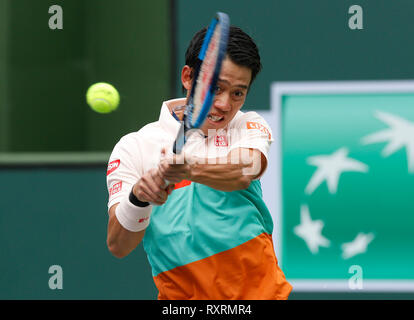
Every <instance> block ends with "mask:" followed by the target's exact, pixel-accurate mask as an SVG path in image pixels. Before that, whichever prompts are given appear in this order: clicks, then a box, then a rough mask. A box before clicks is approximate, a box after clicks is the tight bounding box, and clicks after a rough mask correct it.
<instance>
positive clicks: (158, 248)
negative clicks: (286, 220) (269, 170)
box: [107, 27, 292, 300]
mask: <svg viewBox="0 0 414 320" xmlns="http://www.w3.org/2000/svg"><path fill="white" fill-rule="evenodd" d="M205 34H206V28H204V29H202V30H200V31H199V32H197V33H196V34H195V35H194V37H193V39H192V40H191V42H190V44H189V47H188V49H187V51H186V55H185V66H184V67H183V68H182V72H181V81H182V85H183V88H184V89H185V91H186V92H187V96H188V95H189V93H190V89H191V86H192V77H193V71H194V68H195V66H196V61H197V56H198V53H199V51H200V48H201V45H202V42H203V39H204V36H205ZM260 70H261V62H260V56H259V52H258V48H257V46H256V44H255V43H254V41H253V40H252V39H251V37H250V36H248V35H247V34H246V33H245V32H243V31H242V30H241V29H240V28H238V27H231V28H230V33H229V42H228V46H227V55H226V58H225V60H224V61H223V64H222V69H221V72H220V75H219V81H218V85H217V89H216V95H215V98H214V102H213V105H212V107H211V110H210V112H209V115H208V117H207V119H206V121H205V122H204V124H203V126H202V127H201V130H200V131H199V132H195V133H193V134H191V135H190V136H189V137H188V142H187V143H186V144H185V146H184V149H183V152H182V153H181V154H180V155H177V156H176V155H173V154H172V152H171V150H172V147H173V142H174V140H175V138H176V136H177V132H178V130H179V127H180V126H179V122H178V120H179V119H181V118H182V113H183V112H182V111H183V107H182V106H183V105H185V102H186V99H185V98H183V99H174V100H170V101H165V102H163V104H162V107H161V113H160V117H159V120H158V121H157V122H153V123H150V124H148V125H146V126H144V127H143V128H142V129H140V130H139V131H137V132H133V133H130V134H128V135H126V136H124V137H122V138H121V139H120V141H119V142H118V143H117V144H116V146H115V147H114V150H113V152H112V154H111V156H110V159H109V165H108V172H107V185H108V190H109V202H108V208H109V222H108V236H107V244H108V248H109V250H110V251H111V252H112V254H113V255H115V256H116V257H119V258H122V257H124V256H127V255H128V254H129V253H131V251H133V250H134V249H135V248H136V247H137V245H138V244H139V243H140V242H141V241H142V240H143V245H144V249H145V251H146V253H147V256H148V260H149V263H150V265H151V268H152V275H153V279H154V282H155V285H156V287H157V288H158V291H159V294H158V299H181V300H187V299H213V300H216V299H218V300H221V299H266V300H268V299H287V298H288V296H289V294H290V292H291V289H292V287H291V285H290V284H289V283H288V282H287V281H286V278H285V276H284V274H283V272H282V270H281V269H280V268H279V266H278V263H277V259H276V256H275V252H274V248H273V242H272V236H271V235H272V231H273V221H272V217H271V215H270V213H269V210H268V209H267V207H266V205H265V203H264V202H263V199H262V191H261V186H260V177H261V175H262V174H263V172H264V171H265V169H266V166H267V157H268V151H269V147H270V144H271V142H272V141H273V136H272V131H271V129H270V127H269V126H268V124H267V123H266V122H265V120H264V119H263V118H262V117H261V116H259V115H258V114H257V113H256V112H246V113H244V112H242V111H240V109H241V108H242V106H243V104H244V102H245V99H246V96H247V94H248V92H249V89H250V88H251V85H252V82H253V81H254V79H255V77H256V76H257V74H258V73H259V72H260Z"/></svg>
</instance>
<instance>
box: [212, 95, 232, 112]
mask: <svg viewBox="0 0 414 320" xmlns="http://www.w3.org/2000/svg"><path fill="white" fill-rule="evenodd" d="M214 107H215V108H217V109H219V110H221V111H230V110H231V105H230V96H229V95H228V94H227V93H222V94H220V95H219V96H216V97H215V99H214Z"/></svg>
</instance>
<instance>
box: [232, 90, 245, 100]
mask: <svg viewBox="0 0 414 320" xmlns="http://www.w3.org/2000/svg"><path fill="white" fill-rule="evenodd" d="M234 95H235V96H236V97H238V98H241V97H243V96H244V92H243V91H236V92H234Z"/></svg>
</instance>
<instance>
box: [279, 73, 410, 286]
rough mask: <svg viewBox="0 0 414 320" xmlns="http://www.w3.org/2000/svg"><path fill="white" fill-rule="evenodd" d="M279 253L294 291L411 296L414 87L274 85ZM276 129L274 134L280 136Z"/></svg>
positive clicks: (389, 84)
mask: <svg viewBox="0 0 414 320" xmlns="http://www.w3.org/2000/svg"><path fill="white" fill-rule="evenodd" d="M272 90H273V91H272V92H273V99H272V100H273V108H274V112H276V113H277V115H276V119H278V123H276V125H279V126H278V127H277V129H278V130H280V135H281V136H280V138H281V140H280V141H279V144H278V145H277V148H278V156H279V158H280V161H281V166H280V172H279V174H278V177H277V179H278V182H279V185H280V190H281V193H280V200H281V204H279V206H278V208H273V209H274V210H273V211H274V212H276V213H277V214H276V221H275V222H276V225H277V226H278V228H276V230H275V233H276V236H277V237H279V238H278V241H277V245H278V246H279V247H278V250H279V252H278V257H279V260H280V263H281V265H282V269H283V270H284V272H285V273H286V276H287V278H288V279H290V280H291V281H292V282H293V284H294V287H295V284H296V288H297V289H299V290H300V289H303V290H305V289H309V290H318V289H320V290H329V289H331V290H334V289H335V290H347V289H353V288H352V286H353V284H355V283H356V282H355V279H356V278H355V276H357V278H358V281H360V282H358V284H360V285H359V287H360V288H361V289H362V288H366V289H370V290H375V291H378V290H379V291H381V290H382V291H385V290H395V291H402V290H405V291H407V290H408V291H414V251H413V248H414V234H413V230H414V202H413V196H414V191H413V190H414V83H413V82H409V81H403V82H332V83H318V82H316V83H296V84H295V83H288V84H286V83H284V84H283V83H279V84H277V83H276V84H274V86H273V88H272ZM276 132H277V130H276Z"/></svg>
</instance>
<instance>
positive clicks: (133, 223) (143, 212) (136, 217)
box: [115, 195, 152, 232]
mask: <svg viewBox="0 0 414 320" xmlns="http://www.w3.org/2000/svg"><path fill="white" fill-rule="evenodd" d="M151 211H152V205H149V206H146V207H138V206H136V205H134V204H132V203H131V202H130V201H129V196H128V195H126V196H125V197H124V198H123V199H122V200H121V202H120V203H119V205H118V206H117V207H116V210H115V215H116V217H117V219H118V221H119V223H120V224H121V226H123V227H124V228H125V229H127V230H129V231H132V232H138V231H142V230H144V229H145V228H147V227H148V225H149V223H150V216H151Z"/></svg>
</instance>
